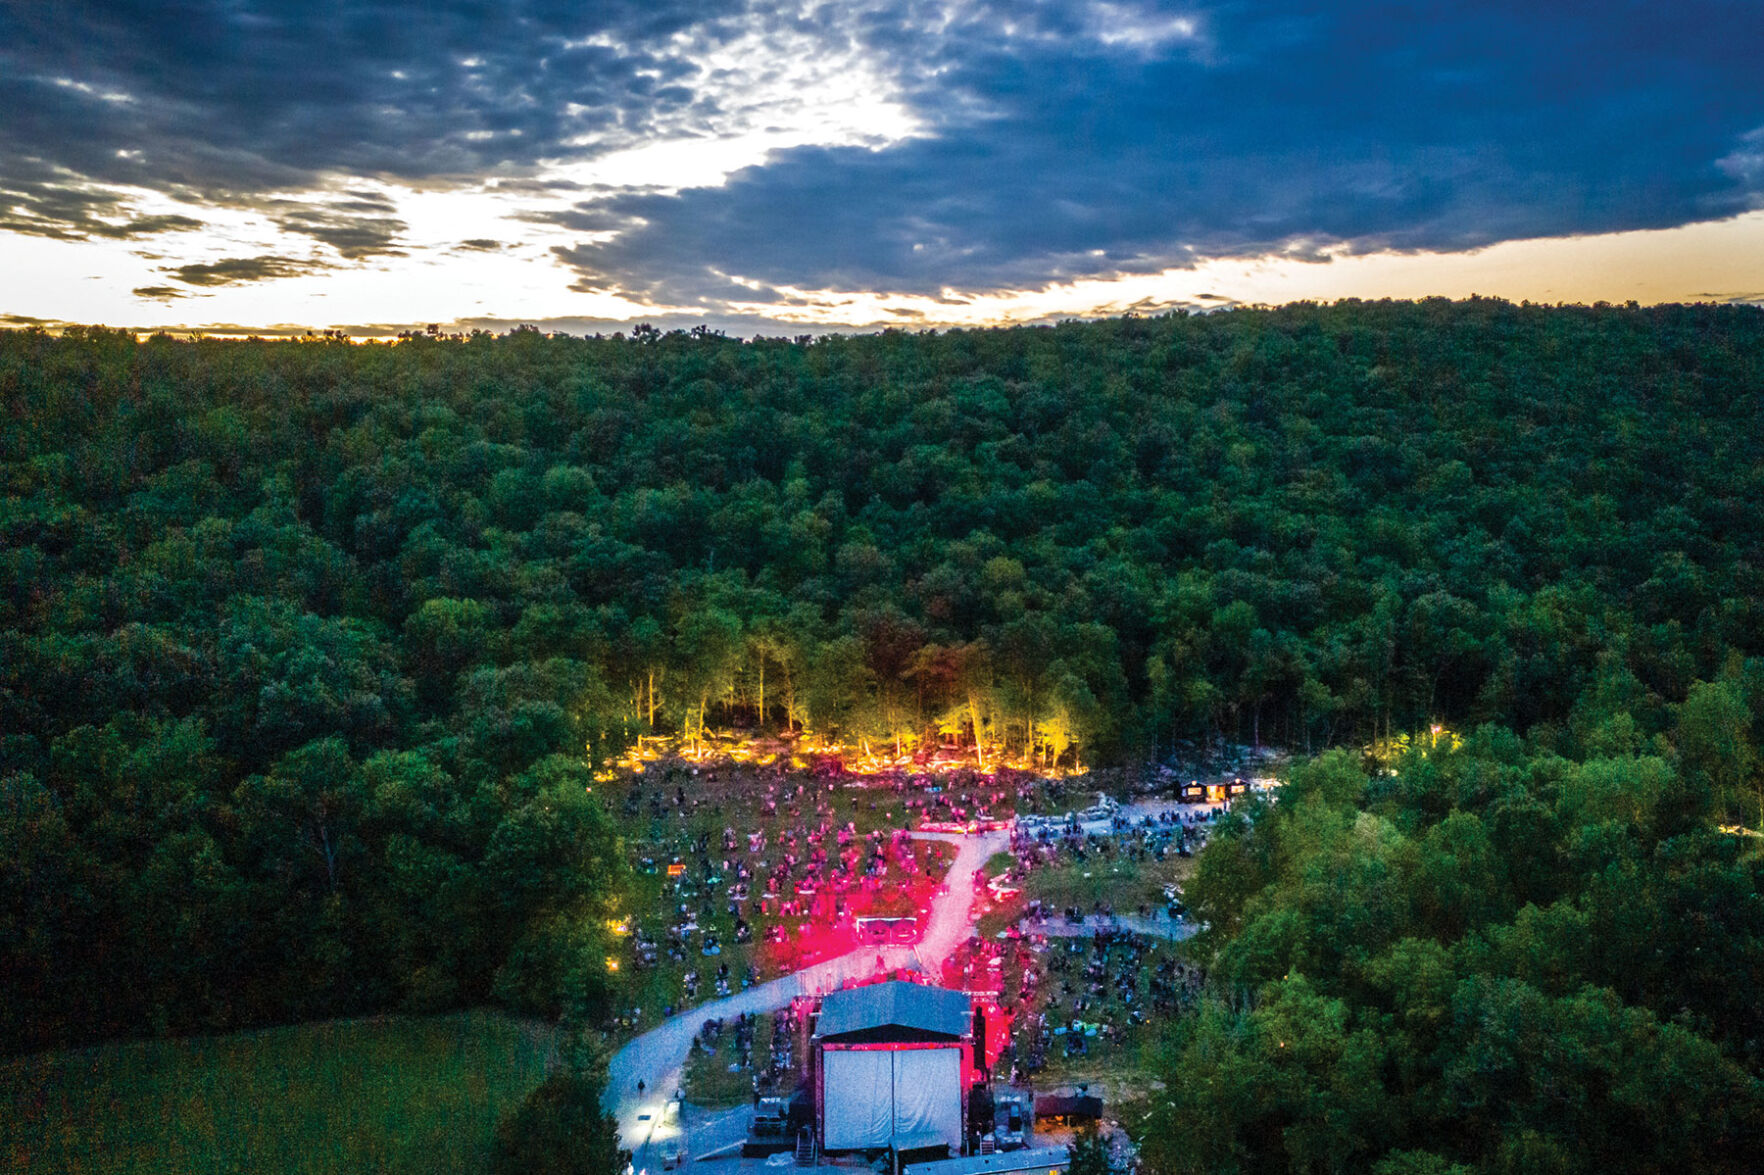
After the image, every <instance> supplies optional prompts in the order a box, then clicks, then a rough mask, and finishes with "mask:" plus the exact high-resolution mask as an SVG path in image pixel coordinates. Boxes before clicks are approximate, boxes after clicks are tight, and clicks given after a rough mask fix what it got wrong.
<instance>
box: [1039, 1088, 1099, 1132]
mask: <svg viewBox="0 0 1764 1175" xmlns="http://www.w3.org/2000/svg"><path fill="white" fill-rule="evenodd" d="M1102 1112H1103V1100H1102V1099H1101V1098H1100V1097H1097V1096H1096V1095H1095V1094H1092V1093H1088V1092H1086V1091H1084V1090H1082V1089H1080V1090H1079V1091H1077V1092H1076V1093H1043V1094H1037V1095H1036V1097H1035V1120H1036V1121H1037V1122H1046V1123H1048V1124H1049V1125H1051V1126H1057V1127H1068V1126H1082V1125H1084V1124H1085V1123H1087V1122H1095V1121H1098V1120H1099V1119H1101V1118H1102Z"/></svg>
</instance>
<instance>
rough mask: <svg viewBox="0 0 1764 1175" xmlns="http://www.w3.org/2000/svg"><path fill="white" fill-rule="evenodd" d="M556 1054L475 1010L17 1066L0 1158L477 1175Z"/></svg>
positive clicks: (67, 1164)
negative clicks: (497, 1135) (511, 1114)
mask: <svg viewBox="0 0 1764 1175" xmlns="http://www.w3.org/2000/svg"><path fill="white" fill-rule="evenodd" d="M554 1049H555V1043H554V1040H553V1035H552V1031H551V1029H550V1028H548V1027H546V1026H543V1025H539V1024H536V1023H534V1022H531V1021H524V1020H516V1019H512V1018H510V1017H507V1016H502V1015H498V1014H496V1013H491V1012H465V1013H458V1014H454V1015H447V1016H435V1017H421V1018H417V1017H383V1018H374V1019H367V1020H344V1021H331V1022H328V1023H323V1024H307V1025H299V1026H296V1027H291V1028H272V1029H265V1030H260V1031H255V1032H241V1033H234V1034H231V1035H228V1036H217V1037H203V1038H197V1039H191V1040H176V1041H134V1042H129V1043H123V1044H107V1045H100V1046H98V1047H96V1048H88V1049H78V1050H71V1051H66V1052H57V1053H44V1054H39V1055H36V1056H31V1057H20V1058H14V1059H11V1060H7V1061H5V1062H0V1156H3V1157H4V1162H5V1166H6V1169H7V1170H10V1171H20V1172H43V1173H45V1175H47V1173H49V1172H55V1173H57V1175H63V1173H65V1175H82V1173H86V1172H92V1173H98V1172H102V1173H104V1175H124V1173H134V1172H140V1173H142V1175H147V1173H149V1172H151V1173H153V1175H161V1173H165V1172H276V1173H278V1175H279V1173H281V1172H289V1173H293V1175H305V1173H309V1172H310V1173H312V1175H318V1173H321V1172H322V1173H325V1175H331V1173H335V1175H358V1173H361V1172H376V1173H378V1172H383V1173H386V1175H399V1173H402V1172H411V1173H412V1175H415V1173H417V1172H422V1173H424V1175H428V1173H436V1175H452V1173H455V1172H457V1173H460V1175H465V1173H468V1172H472V1173H475V1172H481V1171H483V1170H485V1168H486V1166H487V1164H488V1162H489V1156H490V1145H491V1138H492V1134H493V1131H494V1129H495V1125H496V1121H497V1119H498V1118H499V1117H500V1116H501V1115H502V1114H504V1113H505V1112H507V1111H508V1110H509V1109H510V1108H511V1107H512V1106H514V1105H515V1104H516V1103H518V1102H519V1101H520V1099H521V1098H523V1097H525V1096H526V1094H527V1092H528V1091H529V1090H531V1089H532V1088H533V1087H534V1086H536V1085H538V1084H539V1082H540V1081H541V1080H542V1079H543V1077H544V1075H545V1071H546V1068H547V1066H548V1065H549V1064H550V1063H551V1061H552V1058H553V1054H554Z"/></svg>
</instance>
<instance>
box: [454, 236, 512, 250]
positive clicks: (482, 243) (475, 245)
mask: <svg viewBox="0 0 1764 1175" xmlns="http://www.w3.org/2000/svg"><path fill="white" fill-rule="evenodd" d="M458 247H459V248H460V249H462V250H464V251H466V252H468V253H494V252H496V251H497V250H498V249H500V248H502V242H501V241H493V240H491V239H490V238H488V237H473V238H472V239H471V240H469V241H461V242H460V243H459V246H458Z"/></svg>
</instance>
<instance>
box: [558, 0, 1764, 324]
mask: <svg viewBox="0 0 1764 1175" xmlns="http://www.w3.org/2000/svg"><path fill="white" fill-rule="evenodd" d="M1123 7H1125V6H1123ZM1104 11H1105V12H1107V11H1116V12H1119V11H1121V9H1116V10H1104ZM1139 11H1140V12H1141V13H1142V14H1144V12H1145V10H1143V9H1141V10H1139ZM1318 11H1319V10H1318V8H1317V7H1316V6H1307V5H1293V6H1291V7H1290V8H1289V9H1288V10H1287V11H1284V12H1282V11H1280V6H1278V5H1254V6H1251V5H1244V6H1241V7H1238V6H1224V7H1217V8H1214V9H1211V10H1203V11H1200V12H1199V13H1197V26H1196V27H1197V30H1198V33H1197V36H1196V37H1195V38H1193V39H1191V40H1179V39H1177V40H1172V41H1170V42H1169V43H1167V44H1166V45H1164V46H1163V47H1162V48H1161V49H1159V50H1158V51H1157V52H1155V53H1154V52H1146V51H1138V47H1137V46H1135V44H1134V41H1133V39H1132V37H1131V35H1130V33H1131V30H1124V31H1123V34H1122V35H1123V38H1124V40H1123V41H1122V42H1121V44H1116V45H1104V44H1102V43H1100V42H1098V41H1096V39H1095V37H1094V36H1093V37H1092V39H1091V40H1090V41H1076V42H1073V41H1066V40H1061V39H1060V38H1058V37H1051V36H1049V37H1043V36H1039V35H1036V36H1028V37H1022V38H1018V39H1017V40H1015V41H1011V40H1006V39H1001V38H999V37H998V36H996V35H989V34H988V30H987V28H986V27H985V24H984V22H982V23H981V24H979V25H976V24H973V23H969V24H966V25H961V26H958V27H957V28H956V29H955V30H953V31H952V32H951V33H948V34H946V35H945V36H944V37H943V38H942V39H941V40H940V41H939V42H938V43H937V51H936V55H935V57H934V58H932V59H927V60H926V61H925V62H924V63H922V64H923V65H924V66H925V68H924V69H922V70H921V72H920V74H919V76H921V77H924V78H926V79H928V80H927V81H925V82H924V83H922V86H921V88H920V89H919V90H918V92H917V94H916V100H917V101H918V102H919V104H920V105H921V106H922V107H924V108H926V109H940V110H953V111H956V112H958V113H956V114H953V115H948V116H945V117H943V119H942V121H941V122H939V124H938V126H937V133H936V134H935V135H932V136H928V137H922V138H915V139H909V140H906V141H904V142H901V143H898V144H896V145H894V146H891V147H888V148H885V149H883V150H880V151H872V150H868V149H865V148H856V147H853V148H827V147H804V148H799V149H796V150H793V151H788V152H783V153H780V154H777V155H774V156H773V157H772V158H771V159H769V160H768V161H767V163H766V164H765V165H764V166H759V167H753V168H749V169H747V170H746V171H743V172H741V173H738V174H737V175H736V176H735V177H733V179H732V180H731V182H729V183H728V184H727V185H725V186H723V187H719V188H706V189H698V190H692V191H687V192H683V193H680V194H679V195H677V196H660V195H646V196H626V197H620V198H615V199H613V200H611V201H608V202H606V203H605V204H604V205H601V206H600V207H599V210H598V211H597V212H596V214H595V215H596V216H597V217H599V218H602V219H609V220H610V219H611V218H614V217H617V216H629V217H635V218H637V219H638V220H640V221H641V222H642V227H641V228H640V229H638V230H636V231H632V232H626V233H623V234H620V235H619V236H617V237H615V238H613V239H611V240H609V241H605V242H600V243H595V244H586V245H583V246H580V247H578V248H575V249H573V250H570V251H568V252H567V253H566V254H564V255H563V256H564V258H565V260H566V261H568V262H569V263H570V264H572V265H574V266H576V267H577V268H578V269H579V270H580V271H581V273H582V274H583V279H582V280H583V284H584V286H586V287H595V286H623V287H626V288H629V289H631V290H633V291H634V292H637V293H638V294H640V295H645V296H651V297H656V298H659V299H666V298H672V299H676V300H677V299H680V298H682V297H686V296H692V295H697V296H699V297H701V298H705V299H707V300H709V299H715V298H718V297H722V296H725V295H724V290H725V289H726V288H727V282H726V280H725V279H724V278H723V277H722V276H721V275H723V274H735V275H740V276H742V277H744V278H747V279H751V280H755V281H758V282H761V283H764V284H768V285H784V284H788V285H796V286H799V287H808V288H820V287H832V288H839V289H884V290H894V291H903V292H905V291H911V292H935V291H937V290H939V289H941V288H943V287H945V286H953V287H958V288H969V289H972V288H985V287H997V286H1010V285H1040V284H1042V283H1044V282H1047V281H1052V280H1060V279H1066V278H1075V277H1082V276H1087V275H1104V274H1114V273H1122V272H1134V271H1145V270H1153V269H1159V268H1163V267H1166V266H1172V265H1183V264H1187V263H1189V262H1191V261H1193V260H1195V259H1198V258H1202V257H1218V256H1233V255H1252V254H1261V253H1265V252H1268V251H1270V250H1286V251H1289V252H1291V253H1293V254H1294V255H1297V256H1300V257H1308V258H1312V259H1316V258H1318V257H1320V256H1322V254H1321V252H1320V250H1321V249H1323V248H1324V247H1327V246H1332V245H1336V244H1345V245H1346V246H1347V247H1349V248H1350V249H1353V250H1358V251H1366V250H1373V249H1379V248H1395V249H1440V250H1461V249H1472V248H1476V247H1479V246H1483V245H1488V244H1491V243H1494V242H1497V241H1501V240H1507V239H1513V238H1523V237H1540V236H1558V235H1568V234H1578V233H1597V232H1609V231H1619V230H1627V229H1642V228H1657V227H1665V226H1671V225H1678V224H1683V223H1687V222H1690V221H1695V220H1706V219H1711V218H1718V217H1723V216H1728V215H1733V214H1735V213H1738V212H1741V211H1745V210H1747V209H1748V208H1751V207H1755V206H1758V203H1759V192H1760V190H1761V189H1764V166H1761V165H1760V162H1759V160H1760V154H1759V151H1758V146H1759V137H1758V136H1757V135H1752V134H1749V133H1750V132H1752V131H1753V130H1754V129H1755V128H1758V127H1759V126H1760V125H1761V124H1764V69H1760V68H1759V66H1758V61H1759V57H1758V54H1759V53H1760V52H1761V51H1764V7H1761V6H1756V5H1737V4H1731V3H1720V2H1715V3H1688V4H1678V5H1673V6H1671V7H1670V8H1665V7H1662V6H1659V5H1653V4H1646V5H1644V4H1632V3H1615V4H1602V5H1598V6H1592V5H1584V6H1583V5H1577V4H1574V5H1505V4H1494V5H1489V4H1475V5H1471V4H1463V5H1424V6H1410V5H1383V4H1360V5H1353V6H1338V7H1336V8H1334V9H1331V10H1328V11H1329V12H1330V15H1327V16H1318V15H1314V14H1315V13H1317V12H1318ZM1048 19H1049V20H1052V19H1053V18H1052V17H1051V16H1049V17H1048ZM1092 31H1093V32H1094V28H1093V30H1092ZM873 35H874V36H875V37H876V38H877V39H878V40H879V41H882V40H887V39H889V38H891V37H892V36H893V35H894V34H893V32H892V31H891V30H889V29H887V28H880V27H879V28H877V29H875V30H874V33H873ZM1122 45H1127V46H1128V47H1131V48H1135V50H1136V51H1133V52H1124V51H1122V50H1121V46H1122ZM934 104H935V105H934ZM966 110H972V111H975V112H976V113H975V114H974V115H973V116H972V117H964V116H963V115H961V114H960V112H961V111H966ZM1748 136H1749V137H1748ZM755 297H757V296H756V295H749V298H750V299H753V298H755Z"/></svg>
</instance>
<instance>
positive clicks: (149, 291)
mask: <svg viewBox="0 0 1764 1175" xmlns="http://www.w3.org/2000/svg"><path fill="white" fill-rule="evenodd" d="M129 292H130V293H132V294H134V295H135V297H137V298H146V299H148V300H149V301H153V302H170V301H173V300H174V299H177V298H187V297H189V295H190V291H189V290H180V289H178V287H176V286H137V287H136V288H135V289H133V290H131V291H129Z"/></svg>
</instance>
